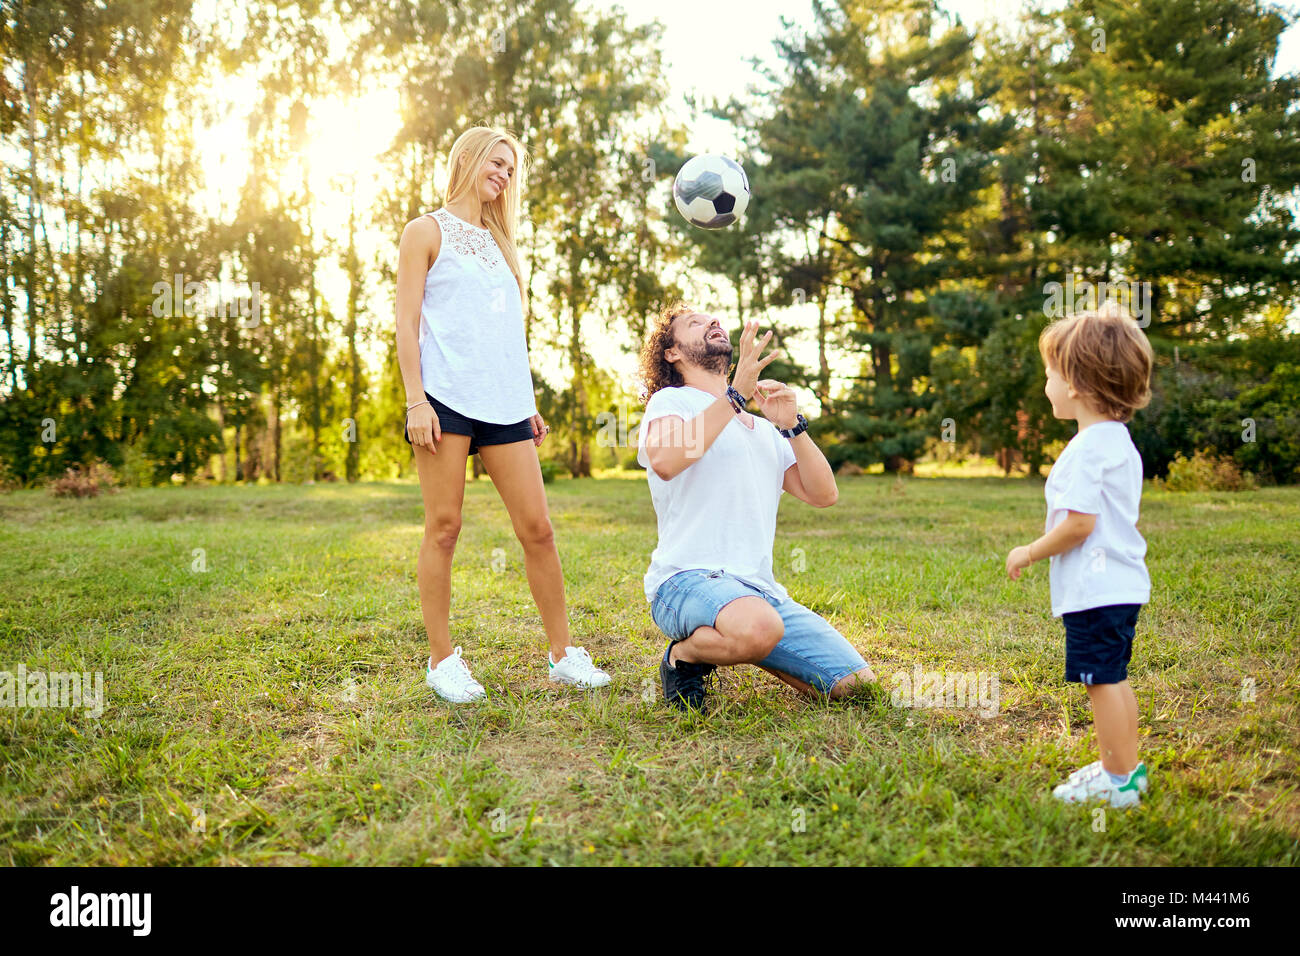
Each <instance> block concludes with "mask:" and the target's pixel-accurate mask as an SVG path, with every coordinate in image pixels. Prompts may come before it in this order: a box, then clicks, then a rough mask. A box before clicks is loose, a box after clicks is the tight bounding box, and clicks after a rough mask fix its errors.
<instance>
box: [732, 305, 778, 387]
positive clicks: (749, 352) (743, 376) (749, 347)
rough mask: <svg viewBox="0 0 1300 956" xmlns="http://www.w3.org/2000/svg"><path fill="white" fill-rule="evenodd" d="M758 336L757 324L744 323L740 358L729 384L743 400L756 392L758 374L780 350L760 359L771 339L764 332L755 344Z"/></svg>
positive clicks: (769, 335)
mask: <svg viewBox="0 0 1300 956" xmlns="http://www.w3.org/2000/svg"><path fill="white" fill-rule="evenodd" d="M757 334H758V323H757V322H746V323H745V327H744V329H742V330H741V333H740V357H739V358H737V359H736V372H735V374H734V375H732V377H731V384H732V386H733V387H734V388H735V389H736V391H738V392H740V394H741V395H743V396H744V397H745V398H750V397H752V396H753V394H754V393H755V392H756V391H757V390H758V373H759V372H761V371H763V369H765V368H767V366H768V365H770V364H771V363H772V362H773V361H774V360H775V359H776V358H777V357H779V356H780V354H781V350H780V349H773V350H772V351H771V352H769V353H768V354H767V355H765V356H763V357H762V358H760V357H759V356H760V355H761V354H762V351H763V349H765V348H766V347H767V343H768V340H769V339H770V338H771V337H772V333H771V331H768V332H765V333H764V334H763V338H762V340H761V341H760V342H757V343H755V341H754V336H755V335H757Z"/></svg>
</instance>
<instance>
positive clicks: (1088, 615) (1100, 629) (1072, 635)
mask: <svg viewBox="0 0 1300 956" xmlns="http://www.w3.org/2000/svg"><path fill="white" fill-rule="evenodd" d="M1141 609H1142V605H1141V604H1112V605H1110V606H1108V607H1094V608H1089V609H1088V610H1086V611H1071V612H1070V613H1068V614H1062V615H1061V623H1063V624H1064V625H1065V679H1066V680H1068V681H1076V682H1078V683H1080V684H1118V683H1119V682H1120V681H1123V680H1127V679H1128V662H1129V659H1130V658H1131V657H1132V656H1133V633H1134V631H1135V630H1136V628H1137V619H1138V611H1140V610H1141Z"/></svg>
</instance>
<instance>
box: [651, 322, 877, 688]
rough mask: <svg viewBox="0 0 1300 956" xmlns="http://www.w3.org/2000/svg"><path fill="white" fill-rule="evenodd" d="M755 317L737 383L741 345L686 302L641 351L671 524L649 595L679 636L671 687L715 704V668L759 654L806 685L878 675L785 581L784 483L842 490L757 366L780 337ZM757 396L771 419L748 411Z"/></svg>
mask: <svg viewBox="0 0 1300 956" xmlns="http://www.w3.org/2000/svg"><path fill="white" fill-rule="evenodd" d="M757 329H758V323H756V322H749V323H746V324H745V328H744V331H743V332H742V333H741V336H740V355H739V358H738V360H737V362H736V372H735V376H734V380H733V382H732V383H731V384H730V385H729V384H728V382H727V371H728V369H729V368H730V367H731V351H732V349H731V341H730V339H729V338H728V337H727V333H726V332H725V331H724V330H723V328H722V325H721V323H720V322H719V321H718V320H717V319H716V318H714V317H713V316H710V315H707V314H705V313H702V312H697V311H695V310H694V309H693V308H691V307H689V306H687V305H683V304H679V305H675V306H671V307H669V308H668V309H665V310H664V312H663V313H662V314H661V315H660V316H659V319H658V322H657V323H656V325H655V328H654V331H653V332H652V333H651V334H650V337H649V341H647V343H646V346H645V348H644V349H643V350H642V353H641V372H642V378H643V379H644V381H645V385H646V389H647V390H648V391H649V393H650V396H649V401H648V403H647V404H646V409H645V414H644V415H643V416H642V418H641V427H640V438H639V449H638V451H637V461H639V462H640V463H641V465H642V466H643V467H645V468H646V470H647V473H648V478H649V482H650V496H651V498H652V500H653V501H654V508H655V514H656V515H657V517H658V522H659V544H658V546H657V547H656V548H655V550H654V553H653V554H652V555H651V556H650V569H649V570H648V571H647V572H646V576H645V595H646V600H647V601H649V602H650V616H651V617H652V618H653V619H654V622H655V624H656V625H657V626H658V627H659V629H660V630H662V631H663V632H664V633H665V634H666V635H667V636H668V638H669V644H668V649H667V650H666V651H664V656H663V660H662V661H661V662H660V664H659V674H660V677H661V678H662V680H663V687H664V697H665V698H666V699H667V701H668V702H669V703H670V704H672V705H673V706H675V707H678V708H681V709H683V710H684V709H686V708H687V707H694V708H696V709H699V710H703V709H704V705H705V693H706V692H705V688H704V678H705V677H706V676H708V675H709V674H711V673H712V672H713V671H714V670H715V669H716V668H717V667H718V666H721V665H728V664H756V665H757V666H759V667H761V668H763V669H764V670H766V671H768V672H770V673H772V674H774V675H775V676H776V677H779V678H780V679H781V680H783V681H785V682H786V683H787V684H789V685H790V686H792V687H794V688H796V689H797V690H799V691H801V692H803V693H805V694H810V695H813V696H816V695H818V694H826V695H828V696H830V697H833V698H838V697H843V696H844V695H845V694H847V693H849V692H851V691H852V690H854V689H855V688H856V687H857V686H859V685H862V684H866V683H869V682H871V681H874V680H875V675H874V674H872V672H871V668H870V667H868V666H867V662H866V661H864V660H863V659H862V655H861V654H859V653H858V652H857V650H856V649H855V648H854V647H853V645H852V644H850V643H849V642H848V641H847V640H846V639H845V638H844V635H842V634H840V632H839V631H837V630H836V629H835V628H834V627H832V626H831V625H830V623H828V622H827V621H826V620H825V619H824V618H822V617H821V616H820V615H818V614H816V613H814V612H813V611H810V610H809V609H808V608H806V607H804V606H803V605H801V604H799V603H797V602H795V601H793V600H791V599H790V596H789V595H788V594H787V593H786V590H785V588H783V587H781V585H779V584H777V582H776V580H775V579H774V578H773V577H772V544H773V541H774V539H775V536H776V512H777V505H778V504H779V502H780V498H781V493H782V492H783V491H788V492H790V494H792V495H794V496H795V497H796V498H798V499H799V500H800V501H805V502H807V503H808V504H810V505H812V506H813V507H815V508H828V507H830V506H831V505H833V504H835V501H836V498H837V497H838V495H839V492H838V490H837V489H836V487H835V475H834V473H833V472H832V471H831V467H830V463H829V462H827V461H826V456H825V455H823V454H822V453H821V450H820V449H818V447H817V445H816V444H815V443H814V442H813V440H812V438H810V437H809V435H808V433H807V427H808V423H807V422H806V421H805V420H804V417H803V416H802V415H800V414H798V409H797V408H796V405H795V394H794V392H793V391H792V390H791V389H790V388H789V387H788V386H786V385H783V384H781V383H780V382H777V381H774V380H771V379H764V380H763V381H759V378H758V374H759V372H760V371H762V369H763V368H764V367H766V366H767V365H768V364H769V363H770V362H771V361H772V360H773V359H774V358H776V357H777V354H778V353H777V352H776V351H773V352H771V353H770V354H768V355H767V356H766V357H764V358H760V354H761V353H762V350H763V349H764V348H765V347H766V345H767V343H768V340H769V339H770V338H771V336H772V333H771V332H768V333H767V334H766V335H764V336H763V339H762V341H761V342H758V343H755V341H754V339H755V336H756V334H757ZM751 398H753V399H755V400H756V401H757V402H758V405H759V408H760V409H761V410H762V412H763V415H764V416H766V418H758V417H756V416H754V415H751V414H749V412H747V411H745V405H746V404H747V403H748V402H749V400H750V399H751Z"/></svg>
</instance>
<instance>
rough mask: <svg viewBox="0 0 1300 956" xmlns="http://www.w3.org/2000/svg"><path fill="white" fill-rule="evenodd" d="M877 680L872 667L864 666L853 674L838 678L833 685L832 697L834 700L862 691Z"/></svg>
mask: <svg viewBox="0 0 1300 956" xmlns="http://www.w3.org/2000/svg"><path fill="white" fill-rule="evenodd" d="M875 682H876V675H875V674H874V673H872V670H871V668H870V667H864V668H862V669H861V670H856V671H854V672H853V673H852V674H845V675H844V676H843V677H841V678H840V679H839V680H837V681H836V682H835V684H834V686H833V687H831V691H830V697H831V699H832V700H839V699H840V698H841V697H847V696H849V695H850V694H855V693H858V692H860V691H861V690H862V689H863V688H865V687H869V686H870V685H871V684H874V683H875Z"/></svg>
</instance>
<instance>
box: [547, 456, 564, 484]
mask: <svg viewBox="0 0 1300 956" xmlns="http://www.w3.org/2000/svg"><path fill="white" fill-rule="evenodd" d="M568 473H569V469H567V468H565V467H564V466H563V465H561V464H560V463H559V462H558V461H544V462H542V482H543V483H544V484H548V485H549V484H550V483H551V482H552V481H554V480H555V476H556V475H567V474H568Z"/></svg>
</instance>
